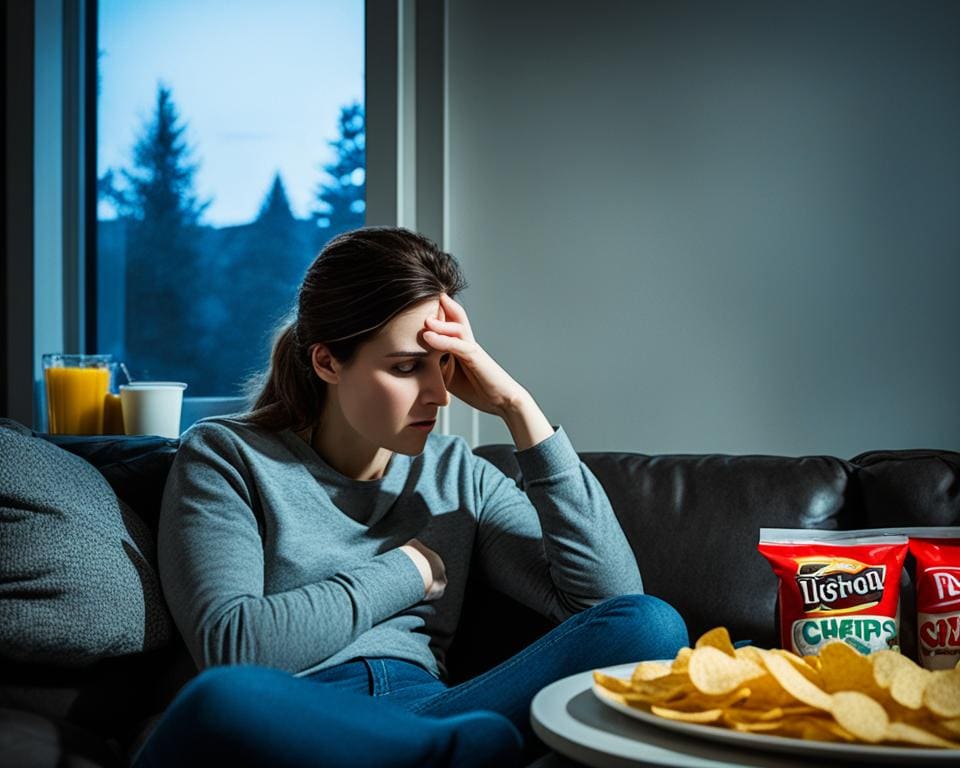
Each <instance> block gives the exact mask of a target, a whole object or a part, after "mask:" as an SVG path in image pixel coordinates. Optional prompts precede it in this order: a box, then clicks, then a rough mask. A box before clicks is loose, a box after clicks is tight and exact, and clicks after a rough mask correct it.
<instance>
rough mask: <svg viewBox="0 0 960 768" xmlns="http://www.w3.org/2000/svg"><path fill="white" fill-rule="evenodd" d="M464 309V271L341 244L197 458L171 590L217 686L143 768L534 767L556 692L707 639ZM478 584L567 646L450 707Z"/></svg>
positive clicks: (318, 266) (183, 696) (502, 671)
mask: <svg viewBox="0 0 960 768" xmlns="http://www.w3.org/2000/svg"><path fill="white" fill-rule="evenodd" d="M464 288H465V283H464V280H463V277H462V275H461V272H460V269H459V266H458V265H457V263H456V261H455V260H454V259H453V258H452V257H451V256H450V255H449V254H446V253H444V252H442V251H440V250H439V249H438V248H437V247H436V246H435V245H434V244H433V243H432V242H430V241H429V240H427V239H426V238H424V237H422V236H420V235H417V234H414V233H412V232H409V231H407V230H404V229H394V228H365V229H360V230H356V231H353V232H348V233H346V234H343V235H341V236H339V237H337V238H335V239H333V240H331V241H330V242H329V243H328V244H327V246H326V247H325V248H324V249H323V251H322V252H321V253H320V255H319V256H318V257H317V259H316V260H315V261H314V263H313V264H312V265H311V266H310V268H309V269H308V271H307V274H306V276H305V278H304V280H303V284H302V285H301V287H300V291H299V296H298V302H297V312H296V316H295V317H294V318H293V319H292V320H291V321H290V322H289V324H288V325H286V327H285V328H283V329H282V331H281V332H280V334H279V335H278V337H277V339H276V341H275V344H274V348H273V352H272V357H271V364H270V368H269V371H268V372H267V373H266V375H265V378H264V380H263V381H262V386H260V387H259V392H258V395H257V397H256V401H255V405H254V407H253V409H252V410H251V411H250V412H249V413H246V414H242V415H237V416H230V417H213V418H209V419H205V420H203V421H201V422H199V423H197V424H196V425H194V426H193V427H192V428H191V429H190V430H189V431H188V432H187V433H186V434H185V435H184V436H183V438H182V441H181V446H180V449H179V451H178V453H177V457H176V460H175V461H174V464H173V467H172V468H171V472H170V476H169V479H168V481H167V486H166V489H165V492H164V496H163V505H162V512H161V518H160V531H159V538H158V552H159V564H160V577H161V581H162V584H163V588H164V593H165V595H166V598H167V601H168V603H169V606H170V610H171V613H172V615H173V618H174V620H175V622H176V624H177V626H178V628H179V630H180V632H181V634H182V635H183V637H184V639H185V641H186V645H187V647H188V648H189V650H190V652H191V654H192V656H193V658H194V660H195V661H196V663H197V666H198V668H199V669H200V670H205V671H202V672H201V674H200V675H199V676H198V677H197V678H195V679H194V680H192V681H191V683H190V684H188V685H187V686H186V687H185V688H184V690H183V691H181V693H180V694H179V696H178V698H177V699H176V700H175V701H174V703H173V705H172V706H171V708H170V709H169V710H168V712H167V714H166V715H165V717H164V719H163V721H162V722H161V724H160V726H159V727H158V728H157V730H156V731H155V732H154V733H153V734H152V736H151V738H150V739H149V740H148V742H147V743H146V745H145V746H144V748H143V749H142V750H141V752H140V754H139V755H138V761H139V762H138V765H143V766H148V765H149V766H153V765H161V764H163V763H164V762H170V763H174V762H175V763H177V764H178V765H184V764H187V761H189V759H191V758H190V756H191V754H192V755H194V756H196V754H197V750H202V749H209V750H211V751H212V753H216V754H218V755H219V756H221V757H224V756H225V754H224V750H225V749H230V750H231V752H230V756H229V757H228V758H227V759H229V760H230V761H232V762H237V761H240V762H242V763H243V764H246V765H259V764H269V765H291V766H292V765H305V764H318V765H337V766H339V765H364V764H369V765H447V764H450V765H484V764H489V763H491V762H502V763H506V764H517V762H518V761H519V760H520V759H530V758H531V757H533V756H535V755H537V754H539V753H541V752H543V751H544V747H543V745H542V743H541V742H539V741H538V740H537V739H536V737H535V736H534V735H533V734H532V732H531V729H530V725H529V706H530V701H531V700H532V698H533V696H534V695H535V694H536V692H537V691H538V690H539V689H540V688H542V687H543V686H544V685H546V684H548V683H550V682H552V681H554V680H557V679H560V678H562V677H565V676H567V675H570V674H573V673H576V672H581V671H584V670H587V669H592V668H595V667H601V666H607V665H612V664H619V663H628V662H633V661H638V660H640V659H645V658H663V657H672V656H673V655H674V654H675V653H676V651H677V649H678V648H680V647H681V646H683V645H685V644H686V643H687V642H688V637H687V632H686V628H685V627H684V624H683V621H682V620H681V619H680V617H679V616H678V615H677V613H676V611H674V610H673V609H672V608H671V607H670V606H668V605H666V604H665V603H663V602H662V601H660V600H657V599H656V598H652V597H648V596H645V595H643V594H642V591H643V585H642V582H641V579H640V573H639V572H638V569H637V565H636V562H635V559H634V556H633V553H632V552H631V549H630V546H629V544H628V543H627V540H626V538H625V536H624V534H623V531H622V529H621V528H620V526H619V524H618V522H617V520H616V518H615V516H614V513H613V510H612V508H611V506H610V502H609V501H608V499H607V497H606V495H605V493H604V491H603V488H602V486H601V485H600V484H599V482H598V481H597V479H596V478H595V477H594V476H593V474H592V473H591V472H590V470H589V469H587V467H586V466H585V465H584V464H583V463H582V462H581V461H580V459H579V457H578V455H577V453H576V452H575V450H574V449H573V447H572V445H571V444H570V441H569V438H568V437H567V435H566V433H565V432H564V430H563V428H562V427H558V428H557V429H554V428H553V427H552V426H551V424H550V422H549V421H548V420H547V419H546V417H545V416H544V415H543V413H542V412H541V411H540V409H539V407H538V406H537V404H536V402H535V401H534V399H533V397H532V396H531V395H530V394H529V393H528V392H527V391H526V390H525V389H524V388H523V387H522V386H521V385H520V384H519V383H517V382H516V381H515V380H514V379H513V378H512V377H511V376H510V375H509V374H508V373H507V372H506V371H505V370H504V369H503V368H502V367H500V366H499V365H498V364H497V363H496V362H495V361H494V360H493V358H492V357H490V355H489V354H487V352H486V351H485V350H484V349H483V348H482V347H481V346H480V344H479V343H478V342H477V340H476V339H475V337H474V334H473V329H472V327H471V324H470V320H469V318H468V317H467V313H466V310H465V309H464V307H463V306H462V305H461V304H459V303H458V302H457V301H456V300H455V299H454V297H455V296H456V295H457V294H458V293H460V291H462V290H463V289H464ZM450 394H453V395H454V396H455V397H459V398H460V399H461V400H463V401H464V402H466V403H468V404H469V405H471V406H473V407H474V408H477V409H478V410H481V411H483V412H484V413H489V414H494V415H496V416H499V417H500V418H501V419H503V421H504V422H505V424H506V425H507V427H508V428H509V430H510V433H511V435H512V436H513V440H514V442H515V443H516V447H517V451H516V454H515V455H516V458H517V461H518V463H519V465H520V468H521V470H522V474H523V489H521V488H518V487H517V485H516V483H514V482H513V481H512V480H510V479H508V478H507V477H506V476H505V475H504V474H503V473H502V472H500V471H499V470H497V469H496V468H495V467H494V466H493V465H492V464H490V463H489V462H487V461H486V460H484V459H482V458H479V457H477V456H475V455H474V454H473V453H472V452H471V450H470V447H469V445H468V444H467V443H466V441H465V440H463V438H461V437H457V436H449V435H447V436H444V435H437V434H431V430H432V429H433V428H434V426H435V424H436V419H437V418H438V417H439V409H440V408H443V407H445V406H446V405H448V404H449V402H450ZM470 569H480V571H481V572H482V574H483V575H484V577H485V578H486V580H487V581H488V582H489V583H490V584H491V585H492V586H493V587H494V588H496V589H498V590H500V591H501V592H504V593H505V594H507V595H509V596H511V597H513V598H514V599H516V600H518V601H520V602H521V603H523V604H525V605H527V606H529V607H530V608H533V609H535V610H536V611H538V612H540V613H541V614H543V615H544V616H546V617H548V618H550V619H553V620H554V621H555V622H556V623H557V624H558V626H557V627H556V628H555V629H554V630H552V631H551V632H549V633H548V634H547V635H545V636H544V637H542V638H540V639H539V640H538V641H536V642H535V643H533V644H532V645H531V646H529V647H528V648H526V649H525V650H523V651H522V652H521V653H519V654H517V655H516V656H514V657H513V658H511V659H509V660H507V661H505V662H503V663H502V664H501V665H499V666H498V667H496V668H494V669H492V670H490V671H488V672H486V673H484V674H482V675H480V676H478V677H476V678H474V679H472V680H469V681H467V682H464V683H462V684H460V685H456V686H448V685H447V684H446V682H445V678H446V667H445V653H446V651H447V648H448V647H449V645H450V641H451V639H452V638H453V635H454V633H455V632H456V629H457V621H458V618H459V616H460V609H461V605H462V600H463V595H464V588H465V586H466V580H467V574H468V571H469V570H470ZM225 665H229V666H225ZM334 742H336V743H337V744H348V745H349V748H348V749H347V751H346V752H345V753H344V754H339V753H335V752H334V751H331V747H330V745H331V744H333V743H334ZM187 745H190V746H189V749H187ZM197 745H206V746H204V747H198V746H197ZM230 745H233V746H230ZM521 749H525V751H524V752H523V754H522V755H521ZM184 750H186V751H184ZM191 750H192V751H191ZM181 752H182V754H181ZM197 760H198V764H199V762H202V759H200V758H197ZM365 761H366V762H365Z"/></svg>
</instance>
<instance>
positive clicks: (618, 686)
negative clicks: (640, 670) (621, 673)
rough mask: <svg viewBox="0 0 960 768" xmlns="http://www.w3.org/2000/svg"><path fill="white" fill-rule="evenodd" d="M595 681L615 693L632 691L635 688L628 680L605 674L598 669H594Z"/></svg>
mask: <svg viewBox="0 0 960 768" xmlns="http://www.w3.org/2000/svg"><path fill="white" fill-rule="evenodd" d="M593 681H594V682H595V683H597V685H602V686H603V687H604V688H606V689H607V690H608V691H613V692H614V693H630V692H631V691H632V690H633V686H632V685H630V682H629V681H628V680H621V679H620V678H619V677H614V676H613V675H605V674H604V673H603V672H601V671H600V670H598V669H595V670H593Z"/></svg>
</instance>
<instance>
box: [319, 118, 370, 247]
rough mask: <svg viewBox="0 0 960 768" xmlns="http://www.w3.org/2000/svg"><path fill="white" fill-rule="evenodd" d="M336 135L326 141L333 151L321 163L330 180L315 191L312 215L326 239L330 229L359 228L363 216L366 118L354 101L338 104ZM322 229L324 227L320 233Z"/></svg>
mask: <svg viewBox="0 0 960 768" xmlns="http://www.w3.org/2000/svg"><path fill="white" fill-rule="evenodd" d="M338 128H339V133H340V136H339V138H338V139H336V140H335V141H330V142H328V144H329V145H330V146H331V147H333V148H334V149H335V150H336V152H337V159H336V161H334V162H333V163H330V164H328V165H325V166H323V170H324V171H325V172H326V173H327V174H328V175H329V176H330V177H331V179H332V182H331V183H329V184H321V185H320V187H318V189H317V192H316V200H317V206H316V208H315V209H314V212H313V218H314V221H315V222H316V224H317V225H318V227H319V228H320V229H321V233H322V234H321V238H322V239H323V241H326V240H327V239H329V238H330V236H331V235H332V234H333V233H334V232H342V231H346V230H348V229H356V228H357V227H362V226H363V224H364V221H365V219H366V216H365V211H366V207H367V206H366V190H367V184H366V168H367V157H366V120H365V119H364V111H363V106H362V105H361V104H360V103H358V102H353V103H352V104H350V105H348V106H346V107H342V108H341V109H340V118H339V121H338ZM324 230H326V231H325V232H324Z"/></svg>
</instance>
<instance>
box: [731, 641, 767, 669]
mask: <svg viewBox="0 0 960 768" xmlns="http://www.w3.org/2000/svg"><path fill="white" fill-rule="evenodd" d="M761 651H762V649H760V648H755V647H754V646H752V645H745V646H743V647H742V648H734V649H733V653H734V656H736V658H738V659H744V660H746V661H752V662H753V663H754V664H758V665H759V666H761V667H762V666H763V653H762V652H761Z"/></svg>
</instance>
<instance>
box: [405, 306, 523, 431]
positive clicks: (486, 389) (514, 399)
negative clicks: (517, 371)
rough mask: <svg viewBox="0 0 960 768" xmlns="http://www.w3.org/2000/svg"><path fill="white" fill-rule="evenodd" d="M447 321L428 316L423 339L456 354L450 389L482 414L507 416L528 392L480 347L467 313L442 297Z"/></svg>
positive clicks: (448, 388)
mask: <svg viewBox="0 0 960 768" xmlns="http://www.w3.org/2000/svg"><path fill="white" fill-rule="evenodd" d="M440 309H441V314H442V315H443V316H444V318H445V319H444V320H438V319H436V318H433V317H428V318H427V319H426V320H425V321H424V326H425V328H426V330H425V331H424V332H423V340H424V341H425V342H426V343H427V344H428V345H429V346H431V347H433V348H434V349H437V350H440V351H441V352H449V353H451V354H452V355H453V364H454V371H453V374H452V377H450V379H449V383H448V384H447V390H448V391H449V392H450V393H451V394H452V395H454V396H455V397H459V398H460V399H461V400H463V402H465V403H467V404H468V405H472V406H473V407H474V408H476V409H477V410H479V411H483V412H484V413H490V414H493V415H494V416H501V417H503V416H504V415H505V414H506V413H507V411H508V409H509V408H510V407H511V406H513V405H515V404H516V403H518V402H519V401H520V400H521V399H522V398H523V397H524V396H525V395H526V394H527V393H526V390H525V389H524V388H523V387H521V386H520V385H519V384H518V383H517V382H516V381H514V380H513V379H512V378H511V377H510V374H508V373H507V372H506V371H505V370H503V368H501V367H500V366H499V365H498V364H497V362H496V361H495V360H494V359H493V358H492V357H490V355H488V354H487V353H486V352H485V351H484V349H483V348H482V347H481V346H480V345H479V344H477V341H476V339H474V338H473V330H471V328H470V320H469V319H468V318H467V313H466V310H464V308H463V307H462V306H460V305H459V304H457V302H455V301H454V300H453V299H451V298H450V297H449V296H447V294H445V293H442V294H440Z"/></svg>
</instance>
